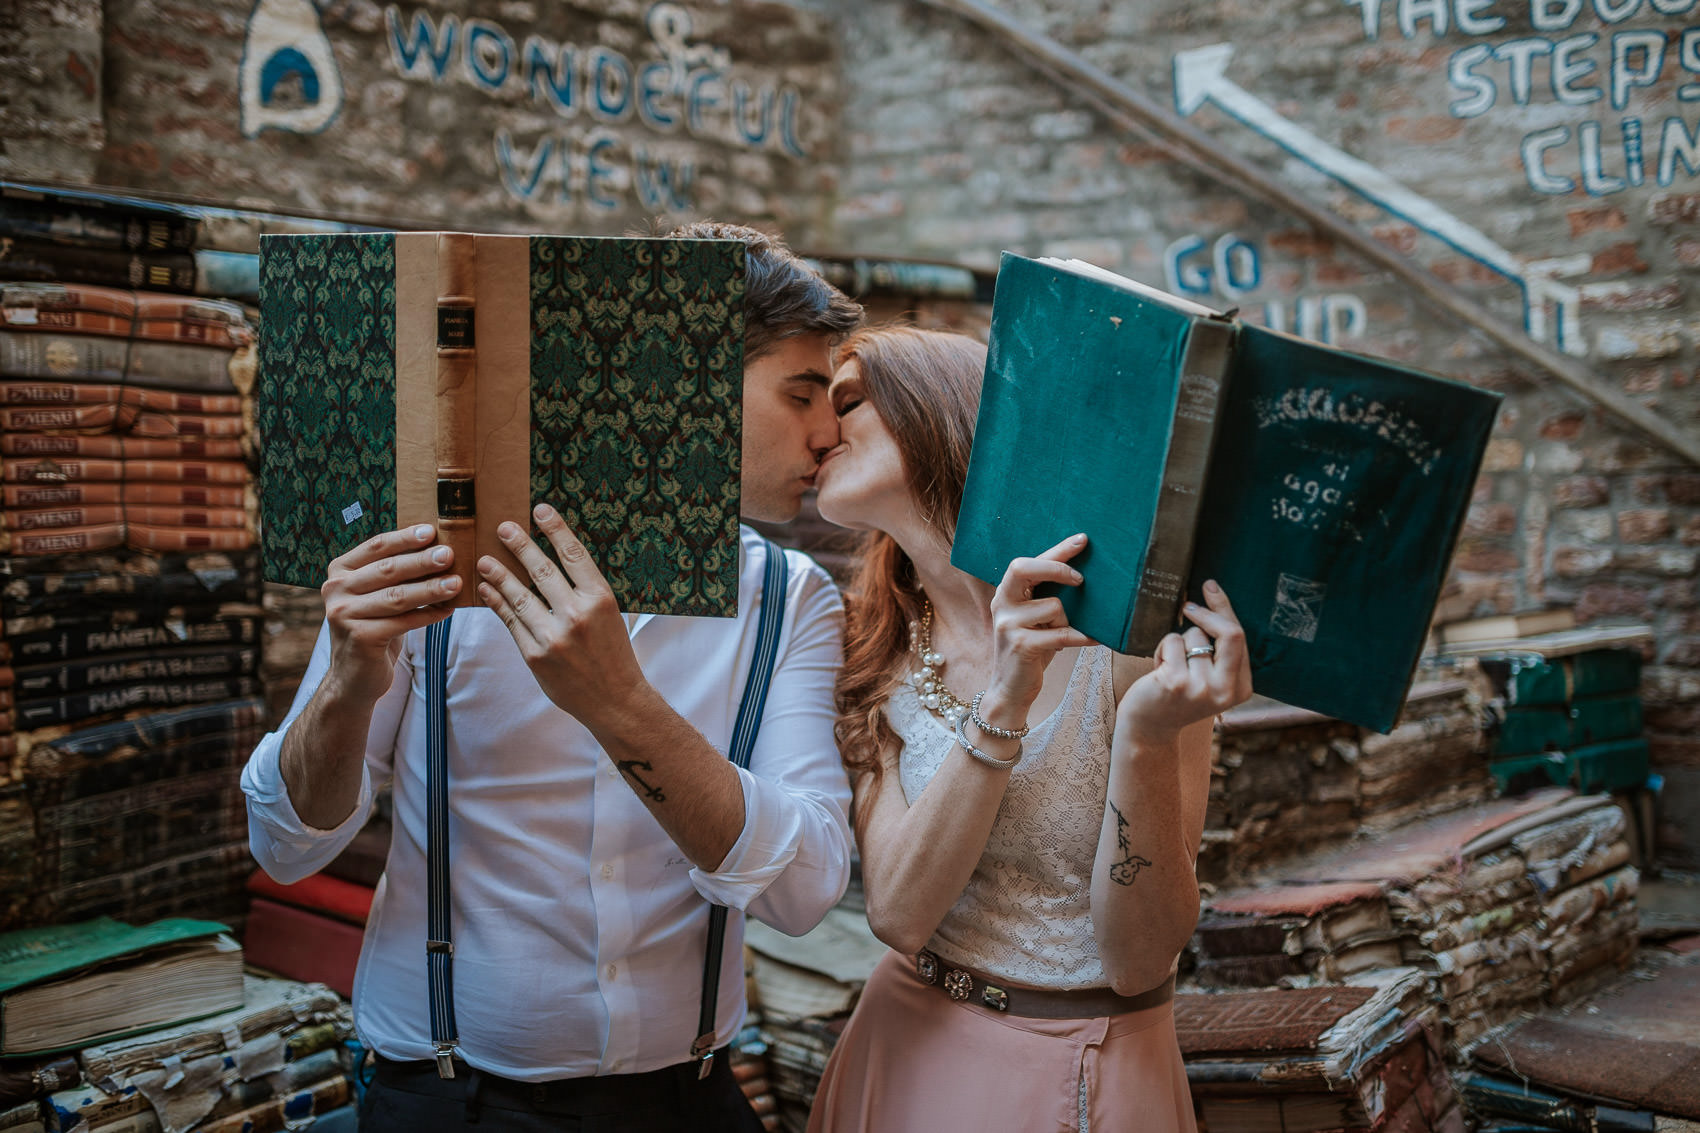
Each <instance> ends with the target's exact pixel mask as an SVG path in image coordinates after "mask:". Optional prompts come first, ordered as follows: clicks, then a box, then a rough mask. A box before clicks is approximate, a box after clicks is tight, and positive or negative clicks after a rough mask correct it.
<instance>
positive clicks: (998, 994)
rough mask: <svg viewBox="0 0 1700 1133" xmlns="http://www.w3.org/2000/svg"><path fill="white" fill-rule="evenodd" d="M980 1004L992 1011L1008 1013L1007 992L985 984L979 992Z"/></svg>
mask: <svg viewBox="0 0 1700 1133" xmlns="http://www.w3.org/2000/svg"><path fill="white" fill-rule="evenodd" d="M980 1002H981V1003H984V1004H985V1005H986V1006H987V1007H990V1008H991V1009H992V1010H993V1011H1008V1010H1009V992H1007V991H1005V990H1004V989H1003V988H1001V987H993V986H992V985H991V984H987V985H986V986H985V987H984V988H982V989H981V991H980Z"/></svg>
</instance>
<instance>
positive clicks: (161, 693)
mask: <svg viewBox="0 0 1700 1133" xmlns="http://www.w3.org/2000/svg"><path fill="white" fill-rule="evenodd" d="M258 691H259V682H258V681H256V680H254V679H253V678H251V677H224V678H216V679H211V680H188V681H158V682H150V683H148V684H139V685H124V686H122V687H120V688H113V689H103V690H100V691H97V692H83V693H77V694H75V695H71V696H54V697H43V698H39V699H32V700H20V701H19V702H18V706H17V708H15V709H13V713H14V717H13V719H14V722H15V726H21V727H22V728H24V729H25V730H28V729H31V728H44V727H47V726H48V725H50V724H69V723H73V722H75V721H78V720H87V719H90V718H91V717H95V716H104V715H106V714H107V713H110V712H123V711H127V710H128V709H131V708H143V707H146V708H180V707H182V706H183V705H186V704H197V703H200V702H203V701H218V700H229V699H231V698H232V697H247V696H254V695H255V694H257V693H258Z"/></svg>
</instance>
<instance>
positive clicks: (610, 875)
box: [602, 865, 614, 881]
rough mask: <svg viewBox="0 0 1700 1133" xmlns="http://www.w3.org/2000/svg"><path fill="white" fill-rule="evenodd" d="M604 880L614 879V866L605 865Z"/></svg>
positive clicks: (603, 868)
mask: <svg viewBox="0 0 1700 1133" xmlns="http://www.w3.org/2000/svg"><path fill="white" fill-rule="evenodd" d="M602 880H603V881H613V880H614V867H613V866H611V865H604V866H603V867H602Z"/></svg>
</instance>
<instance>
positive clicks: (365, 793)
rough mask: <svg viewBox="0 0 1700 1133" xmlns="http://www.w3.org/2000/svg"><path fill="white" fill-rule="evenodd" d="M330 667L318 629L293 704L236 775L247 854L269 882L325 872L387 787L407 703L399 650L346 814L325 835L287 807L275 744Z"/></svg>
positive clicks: (406, 674)
mask: <svg viewBox="0 0 1700 1133" xmlns="http://www.w3.org/2000/svg"><path fill="white" fill-rule="evenodd" d="M329 668H330V635H329V633H328V632H327V628H326V627H325V626H323V625H321V626H320V627H319V638H318V641H317V643H316V644H315V645H314V647H313V656H312V659H311V661H309V662H308V665H307V671H306V673H305V674H304V675H303V677H302V679H301V687H300V688H299V689H298V690H297V691H296V693H295V702H294V703H293V704H292V705H291V706H290V709H289V714H288V715H287V716H285V717H284V721H283V724H282V725H281V726H280V727H279V728H278V730H277V731H275V732H271V733H269V734H267V735H266V736H265V737H264V738H263V739H261V740H260V742H259V744H258V745H256V746H255V748H254V752H253V754H252V755H250V756H249V757H248V762H247V765H246V766H244V767H243V768H242V793H243V795H244V796H246V798H247V803H248V849H249V852H251V853H252V854H253V855H254V860H255V861H256V862H258V863H259V864H260V868H262V869H264V870H265V871H266V873H267V874H268V875H269V876H270V877H271V878H272V879H273V880H275V881H278V882H281V883H283V884H285V885H288V884H291V883H293V882H296V881H300V880H301V879H302V878H304V877H308V876H310V875H312V874H314V873H317V872H318V871H319V870H321V869H323V868H324V867H325V866H326V865H328V864H330V862H331V860H332V859H333V858H335V857H336V856H337V855H338V854H339V853H341V852H342V850H343V848H344V847H346V846H347V845H348V843H349V842H351V841H353V839H354V836H355V835H356V834H358V833H359V832H360V830H361V828H362V827H363V826H365V824H366V820H367V818H369V817H370V816H371V813H372V798H373V795H374V793H375V792H376V790H377V789H378V788H379V787H381V786H382V785H383V784H384V783H386V782H388V781H389V775H390V769H391V768H392V767H393V765H394V747H395V735H396V730H397V728H398V726H399V723H400V718H401V713H402V710H403V709H404V707H405V706H406V703H407V694H408V689H409V687H410V684H411V673H412V669H411V667H410V666H409V664H408V663H407V660H406V651H405V650H404V651H403V660H402V661H400V662H398V664H397V665H396V677H395V680H394V682H393V683H392V684H391V686H390V690H389V692H387V693H385V694H384V696H383V698H382V699H381V700H380V701H379V702H378V705H377V708H376V710H375V711H374V712H373V714H372V727H371V730H370V731H369V732H368V734H367V745H366V759H365V761H364V762H363V764H362V766H361V772H360V795H359V797H358V799H356V801H355V804H354V810H353V811H352V812H351V813H350V814H349V816H348V817H347V818H345V819H344V820H343V821H342V822H341V823H339V824H338V825H337V826H335V827H334V828H332V829H329V830H321V829H319V828H318V827H315V826H309V825H308V824H307V823H306V822H304V821H302V819H301V816H300V815H298V814H296V813H295V806H294V804H293V803H291V802H290V800H289V789H288V787H287V786H286V785H285V783H284V781H283V767H282V763H281V756H282V752H283V739H284V736H286V735H287V734H288V733H289V729H290V727H291V726H292V725H293V724H294V723H295V721H296V719H297V717H299V716H300V715H301V710H302V709H303V708H304V707H305V706H306V704H307V702H308V701H309V700H310V699H312V696H313V693H314V692H315V691H316V690H317V689H318V687H319V684H320V682H321V681H323V680H324V677H325V673H326V672H327V671H328V670H329Z"/></svg>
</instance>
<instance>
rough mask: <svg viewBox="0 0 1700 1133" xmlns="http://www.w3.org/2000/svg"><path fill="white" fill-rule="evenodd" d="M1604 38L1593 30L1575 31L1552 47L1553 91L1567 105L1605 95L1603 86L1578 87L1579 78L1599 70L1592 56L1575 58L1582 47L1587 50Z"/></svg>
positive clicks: (1580, 103) (1597, 99)
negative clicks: (1578, 33) (1580, 33)
mask: <svg viewBox="0 0 1700 1133" xmlns="http://www.w3.org/2000/svg"><path fill="white" fill-rule="evenodd" d="M1599 41H1600V37H1599V36H1597V35H1595V34H1594V33H1593V32H1585V33H1584V34H1582V35H1573V36H1570V37H1569V38H1567V39H1561V40H1559V41H1558V42H1557V43H1556V44H1554V45H1553V51H1552V94H1553V97H1554V98H1556V99H1558V101H1560V102H1562V103H1564V104H1565V105H1567V106H1582V105H1585V104H1587V103H1590V102H1598V101H1599V100H1600V99H1602V98H1604V97H1605V95H1604V94H1602V93H1601V91H1600V88H1599V87H1582V88H1580V89H1578V88H1577V87H1576V85H1575V84H1576V81H1577V80H1578V79H1581V78H1584V77H1585V76H1587V75H1590V74H1592V73H1593V72H1594V70H1595V64H1594V61H1593V60H1592V59H1588V58H1583V59H1572V58H1571V56H1573V55H1575V54H1576V53H1577V52H1578V51H1586V50H1588V48H1590V47H1592V46H1594V44H1596V43H1598V42H1599Z"/></svg>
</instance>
